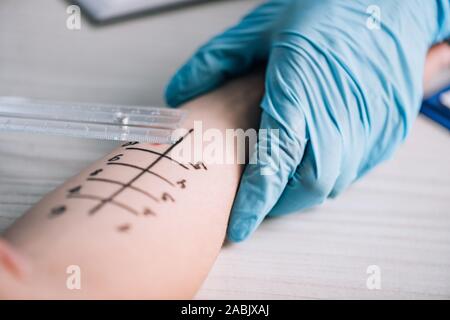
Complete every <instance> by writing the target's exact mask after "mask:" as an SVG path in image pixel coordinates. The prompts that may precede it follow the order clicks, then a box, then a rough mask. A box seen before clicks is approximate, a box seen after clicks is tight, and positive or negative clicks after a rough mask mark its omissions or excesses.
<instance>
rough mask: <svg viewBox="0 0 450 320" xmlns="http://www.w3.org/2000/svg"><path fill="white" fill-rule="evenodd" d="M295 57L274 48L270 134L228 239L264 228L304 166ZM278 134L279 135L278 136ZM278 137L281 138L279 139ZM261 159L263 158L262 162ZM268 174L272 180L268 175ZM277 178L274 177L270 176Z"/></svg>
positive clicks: (245, 183) (265, 121) (267, 113)
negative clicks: (271, 213)
mask: <svg viewBox="0 0 450 320" xmlns="http://www.w3.org/2000/svg"><path fill="white" fill-rule="evenodd" d="M295 58H296V57H295V55H293V54H292V52H290V51H289V50H287V49H285V48H274V49H273V51H272V53H271V57H270V61H269V66H268V68H267V74H266V95H265V96H264V99H263V102H262V105H261V106H262V109H263V113H262V118H261V126H260V131H261V129H266V130H267V132H266V133H268V134H267V137H268V139H267V140H268V143H267V145H266V146H263V145H262V144H261V141H259V145H258V151H261V150H263V151H264V148H265V147H266V148H267V147H269V148H270V151H272V152H271V154H270V156H269V157H266V158H267V159H266V158H265V157H264V155H267V154H268V153H267V152H261V153H260V157H258V162H257V163H256V164H249V165H247V167H246V169H245V171H244V175H243V177H242V179H241V185H240V187H239V191H238V194H237V196H236V199H235V202H234V204H233V210H232V213H231V218H230V223H229V227H228V238H229V239H230V240H231V241H235V242H238V241H242V240H244V239H245V238H247V237H248V236H249V235H250V234H251V233H252V232H253V231H254V230H255V229H256V228H257V227H258V225H259V224H260V223H261V222H262V220H263V219H264V217H265V216H266V215H267V213H268V212H269V211H270V210H271V209H272V207H273V206H274V205H275V203H276V202H277V201H278V198H279V197H280V195H281V194H282V193H283V190H284V188H285V187H286V184H287V183H288V181H289V179H290V178H291V177H292V175H293V174H294V172H295V169H296V168H297V166H298V165H299V163H300V162H301V159H302V157H303V152H304V148H305V145H306V122H305V117H304V113H303V111H302V108H301V104H300V101H299V99H298V96H297V94H296V93H297V92H298V91H297V90H293V88H296V87H297V85H300V82H299V79H298V77H299V74H298V73H297V72H295V70H294V69H293V68H292V64H293V63H294V62H293V61H292V59H295ZM273 129H277V130H276V131H274V130H273ZM277 134H278V136H277ZM261 155H262V156H261ZM267 168H269V169H270V170H272V172H270V170H269V174H263V172H264V171H265V170H266V171H267ZM270 173H272V174H270Z"/></svg>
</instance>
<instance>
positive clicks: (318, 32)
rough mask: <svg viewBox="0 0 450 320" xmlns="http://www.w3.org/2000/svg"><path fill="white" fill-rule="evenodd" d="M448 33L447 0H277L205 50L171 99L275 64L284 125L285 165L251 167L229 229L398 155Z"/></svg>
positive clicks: (173, 85) (265, 123) (269, 96)
mask: <svg viewBox="0 0 450 320" xmlns="http://www.w3.org/2000/svg"><path fill="white" fill-rule="evenodd" d="M373 5H375V6H377V8H379V10H380V13H381V17H380V18H381V19H380V22H381V23H380V25H379V26H380V28H379V29H377V28H376V26H377V19H376V18H377V13H378V12H377V8H375V11H372V10H373V9H374V7H373ZM371 6H372V7H371ZM368 11H369V12H374V14H375V15H374V16H372V18H370V14H369V13H368ZM448 35H450V2H449V0H359V1H357V0H352V1H349V0H335V1H327V0H321V1H317V0H292V1H290V0H273V1H268V2H267V3H265V4H263V5H262V6H260V7H258V8H257V9H256V10H254V11H253V12H251V13H250V14H249V15H248V16H246V17H244V19H243V20H242V21H241V22H240V23H239V24H238V25H236V26H235V27H233V28H231V29H229V30H227V31H226V32H225V33H223V34H221V35H219V36H217V37H215V38H213V39H212V40H211V41H210V42H208V43H207V44H206V45H204V46H203V47H201V48H200V49H199V50H198V52H197V53H196V54H195V55H194V56H193V57H192V58H191V59H190V60H189V61H188V62H187V63H186V64H185V65H184V66H183V67H182V68H181V69H180V70H179V71H178V73H177V74H176V75H175V76H174V77H173V79H172V80H171V82H170V84H169V86H168V88H167V92H166V99H167V102H168V104H169V105H171V106H177V105H179V104H181V103H183V102H185V101H186V100H188V99H191V98H193V97H195V96H197V95H199V94H202V93H204V92H206V91H208V90H211V89H213V88H215V87H217V86H219V85H220V84H222V83H223V82H224V81H226V80H227V79H229V78H231V77H234V76H237V75H240V74H243V73H245V72H247V71H248V70H249V69H250V68H251V67H252V66H254V65H255V64H256V63H258V62H261V61H268V66H267V71H266V94H265V97H264V99H263V101H262V103H261V107H262V109H263V113H262V118H261V128H277V129H279V130H280V141H279V142H280V143H281V146H280V147H281V155H280V157H281V163H280V167H279V168H278V169H279V171H278V173H277V174H276V175H267V176H264V175H261V168H262V167H264V166H273V165H274V163H276V161H275V162H270V161H266V162H263V161H262V162H259V163H258V164H254V165H252V164H250V165H247V167H246V170H245V172H244V175H243V177H242V180H241V184H240V187H239V192H238V194H237V197H236V199H235V202H234V205H233V211H232V215H231V218H230V223H229V227H228V238H229V239H230V240H232V241H241V240H243V239H245V238H247V237H248V236H249V235H250V234H251V233H252V232H253V231H254V230H255V229H256V228H257V226H258V225H259V224H260V223H261V221H262V220H263V219H264V217H266V216H268V215H269V216H277V215H282V214H286V213H290V212H294V211H298V210H301V209H305V208H308V207H311V206H314V205H317V204H319V203H321V202H323V201H324V199H326V198H327V197H329V196H331V197H333V196H335V195H337V194H339V193H340V192H341V191H343V190H344V189H345V188H346V187H348V186H349V185H350V184H351V183H352V182H353V181H355V180H356V179H358V178H359V177H361V176H362V175H364V174H365V173H366V172H367V171H369V170H370V169H371V168H373V167H374V166H375V165H376V164H378V163H380V162H381V161H382V160H384V159H386V158H387V157H389V156H390V155H391V154H392V153H393V151H394V150H395V149H396V148H397V147H398V145H399V144H400V143H401V142H402V141H403V140H404V139H405V137H406V135H407V134H408V132H409V130H410V128H411V125H412V123H413V120H414V119H415V118H416V116H417V114H418V111H419V107H420V102H421V99H422V77H423V69H424V64H425V58H426V53H427V51H428V49H429V47H430V46H431V45H432V44H433V43H435V42H438V41H441V40H443V39H444V38H445V37H447V36H448ZM275 169H277V168H275Z"/></svg>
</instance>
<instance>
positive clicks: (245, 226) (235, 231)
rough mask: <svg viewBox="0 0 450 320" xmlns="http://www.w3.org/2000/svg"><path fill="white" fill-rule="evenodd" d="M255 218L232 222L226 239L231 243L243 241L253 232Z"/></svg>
mask: <svg viewBox="0 0 450 320" xmlns="http://www.w3.org/2000/svg"><path fill="white" fill-rule="evenodd" d="M256 220H257V219H256V217H251V218H243V219H238V220H237V221H235V222H233V224H232V226H231V230H230V232H229V233H228V238H229V239H230V240H231V241H233V242H241V241H243V240H245V239H246V238H247V237H248V236H249V235H250V233H251V232H252V231H253V229H254V227H255V224H256Z"/></svg>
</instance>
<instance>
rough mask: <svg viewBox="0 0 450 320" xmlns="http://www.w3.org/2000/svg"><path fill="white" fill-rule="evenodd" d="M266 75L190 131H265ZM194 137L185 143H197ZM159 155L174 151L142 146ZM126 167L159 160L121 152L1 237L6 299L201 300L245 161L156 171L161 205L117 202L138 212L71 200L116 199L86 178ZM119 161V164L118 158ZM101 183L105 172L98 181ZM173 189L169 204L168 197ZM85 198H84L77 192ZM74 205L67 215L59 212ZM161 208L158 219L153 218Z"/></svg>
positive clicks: (433, 55)
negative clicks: (260, 127) (74, 275)
mask: <svg viewBox="0 0 450 320" xmlns="http://www.w3.org/2000/svg"><path fill="white" fill-rule="evenodd" d="M449 57H450V47H449V46H448V45H444V44H443V45H438V46H435V47H433V48H432V49H431V50H430V53H429V55H428V59H427V62H426V66H425V72H424V83H427V82H428V81H429V80H430V79H431V78H432V77H433V76H434V75H435V74H436V73H437V72H440V71H441V70H442V69H444V68H448V67H449V66H450V63H449ZM262 88H263V80H262V76H261V75H253V76H248V77H246V78H242V79H239V80H235V81H233V82H232V83H229V84H227V85H226V86H224V87H222V88H220V89H219V90H217V91H215V92H212V93H210V94H207V95H205V96H203V97H200V98H198V99H196V100H193V101H192V102H190V103H188V104H187V105H185V106H184V107H183V108H184V109H186V110H188V111H189V118H188V119H187V120H186V122H185V124H184V127H185V128H192V127H193V122H194V121H195V120H201V121H202V124H203V129H204V130H205V129H207V128H216V129H219V130H220V131H221V132H224V131H225V130H226V129H235V128H242V129H244V130H245V129H248V128H256V126H257V124H258V123H259V108H258V105H259V101H260V98H261V96H262ZM192 143H193V140H192V139H191V140H189V139H185V140H183V141H182V142H181V143H180V144H179V145H178V146H179V147H180V146H186V145H189V144H192ZM132 147H139V148H145V149H149V150H154V151H156V152H160V153H162V152H164V151H165V150H166V149H167V148H168V146H155V145H148V144H139V145H133V146H132ZM118 154H122V155H123V156H121V157H120V159H119V161H121V162H126V163H133V164H135V165H139V166H141V167H146V166H148V165H149V164H150V163H152V161H154V160H155V159H156V158H157V156H156V155H153V154H149V153H145V152H138V151H131V150H127V149H125V148H124V147H120V148H118V149H117V150H115V151H114V152H112V153H111V154H109V155H107V156H106V157H104V158H102V159H100V160H99V161H97V162H96V163H94V164H93V165H92V166H90V167H89V168H87V169H86V170H84V171H83V172H81V173H80V174H79V175H77V176H76V177H74V178H72V179H70V180H69V181H67V182H66V183H65V184H64V185H62V186H61V187H59V188H58V189H56V190H55V191H53V192H52V193H50V194H48V195H47V196H46V197H45V198H43V199H42V200H41V201H40V202H39V203H38V204H37V205H36V206H34V207H33V208H32V209H31V210H30V211H29V212H28V213H27V214H25V215H24V217H22V218H21V219H19V220H18V221H17V222H16V223H15V224H14V225H13V226H12V227H11V228H10V229H9V230H7V232H6V233H5V234H4V239H2V240H0V298H13V299H14V298H26V299H33V298H39V299H42V298H44V299H49V298H58V299H76V298H88V299H92V298H107V299H109V298H125V299H134V298H136V299H152V298H155V299H178V298H192V297H193V296H194V294H195V293H196V292H197V290H198V289H199V287H200V285H201V284H202V282H203V280H204V279H205V277H206V275H207V273H208V272H209V270H210V268H211V267H212V265H213V263H214V261H215V258H216V257H217V254H218V252H219V250H220V247H221V246H222V243H223V240H224V237H225V231H226V226H227V221H228V217H229V213H230V210H231V206H232V202H233V199H234V195H235V193H236V190H237V187H238V184H239V179H240V176H241V173H242V170H243V167H242V165H239V164H236V163H235V164H213V163H207V164H206V166H207V170H205V169H204V168H202V167H201V168H200V169H199V170H195V169H193V168H192V167H191V169H190V170H186V169H183V168H182V167H181V166H179V165H177V164H176V163H174V162H172V161H168V160H167V159H166V160H164V161H159V162H158V163H157V164H156V165H154V167H152V170H153V171H155V172H157V173H158V174H160V175H162V176H164V177H166V178H167V179H170V180H171V181H174V182H176V181H180V180H182V179H184V180H186V182H185V188H181V186H179V185H178V184H176V186H175V187H174V186H170V185H168V184H167V182H165V181H163V180H161V179H159V178H156V177H155V176H152V175H143V178H142V179H139V180H137V181H135V183H133V186H136V187H139V188H141V189H142V190H144V191H146V192H150V193H152V194H154V195H157V197H159V202H158V203H156V202H155V201H153V200H151V199H149V198H148V197H146V196H144V195H142V193H139V192H133V191H130V190H129V189H127V190H125V191H123V192H121V193H120V194H119V195H118V196H117V198H115V200H117V201H119V202H121V203H125V204H127V205H129V206H131V207H132V208H133V209H135V210H137V212H138V215H134V214H132V213H130V212H128V211H127V210H124V209H123V208H120V207H117V206H115V205H112V204H106V205H105V206H103V207H102V208H101V209H99V210H98V211H96V212H95V213H94V214H92V215H89V211H90V210H91V209H92V208H93V207H95V205H96V204H98V201H95V200H89V199H67V194H68V191H69V190H74V188H75V189H76V187H78V186H80V185H81V186H82V188H81V189H80V190H79V191H78V193H80V194H90V195H97V196H100V197H108V195H111V194H112V193H114V192H116V191H117V190H118V189H120V188H121V186H119V185H112V184H105V183H100V182H98V181H97V182H94V181H89V182H86V179H87V178H89V177H90V174H91V173H92V172H94V171H96V170H97V169H99V168H102V169H103V170H104V171H102V172H101V173H99V174H98V177H106V178H113V179H115V180H120V181H129V180H130V179H131V178H132V177H133V176H135V175H136V174H137V173H138V172H137V171H136V169H132V168H125V167H121V166H116V165H106V163H107V162H108V160H110V159H112V158H114V157H115V156H117V155H118ZM113 162H114V161H113ZM96 177H97V176H96ZM164 192H169V194H170V197H171V198H173V199H174V200H175V202H172V201H171V200H170V198H169V199H166V201H163V200H162V198H161V195H162V194H163V193H164ZM75 193H76V192H75ZM61 204H65V206H66V211H65V212H64V213H62V214H59V215H56V216H55V215H51V214H50V213H51V212H52V209H54V208H57V207H58V206H61ZM146 207H151V210H152V211H153V212H154V214H148V215H144V212H145V211H144V209H145V208H146ZM70 265H77V266H79V267H80V268H81V276H82V288H81V290H68V289H67V287H66V281H67V278H68V276H69V275H68V274H67V273H66V270H67V267H68V266H70Z"/></svg>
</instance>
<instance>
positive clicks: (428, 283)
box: [0, 0, 450, 299]
mask: <svg viewBox="0 0 450 320" xmlns="http://www.w3.org/2000/svg"><path fill="white" fill-rule="evenodd" d="M259 2H261V1H257V0H255V1H251V0H246V1H223V2H219V3H215V4H210V5H200V6H195V7H191V8H188V9H186V10H181V11H174V12H170V13H165V14H161V15H155V16H148V17H146V18H141V19H137V20H130V21H127V22H124V23H120V24H114V25H110V26H106V27H101V28H96V27H93V26H91V25H89V24H88V23H87V22H86V21H83V23H82V29H81V30H80V31H69V30H67V28H66V24H65V22H66V18H67V14H66V12H65V9H66V7H67V3H66V2H64V1H59V0H42V1H31V0H28V1H27V0H3V1H2V3H1V4H0V48H1V50H0V95H8V96H11V95H15V96H28V97H36V98H45V99H56V100H69V101H90V102H93V101H97V102H112V103H124V104H144V105H162V104H163V100H162V92H163V89H164V85H165V83H166V81H167V80H168V79H169V77H170V75H171V74H172V73H173V72H174V71H175V70H176V68H177V67H178V66H179V65H180V64H181V63H182V62H183V61H184V60H185V59H187V57H188V56H189V55H190V54H191V53H192V52H193V51H194V50H195V48H196V47H197V46H198V45H199V44H201V43H202V42H203V41H205V40H206V39H207V38H208V37H210V36H211V35H212V34H214V33H216V32H219V31H220V30H223V29H224V28H225V27H226V26H228V25H231V24H232V23H233V22H235V21H237V20H238V19H239V17H240V16H241V15H242V14H243V13H244V12H246V11H247V10H249V9H250V8H251V7H253V6H255V5H256V4H257V3H259ZM0 146H1V147H0V231H1V230H4V229H5V228H6V227H7V226H8V225H10V224H11V223H12V222H13V221H14V219H16V218H17V217H18V216H20V215H21V214H22V213H23V212H24V211H25V210H26V209H27V208H29V207H30V206H32V205H33V204H34V203H35V202H36V201H38V200H39V199H40V198H41V197H42V196H43V195H44V194H45V193H47V192H48V191H50V190H51V189H52V188H54V187H56V186H57V185H58V184H60V183H61V182H62V181H64V179H66V178H68V177H69V176H71V175H73V174H75V173H77V172H78V171H79V170H80V169H81V168H82V167H84V166H86V165H87V164H88V163H90V162H91V161H93V160H94V159H96V158H98V157H100V156H102V155H103V154H104V153H106V152H108V151H109V150H111V149H112V148H114V147H115V146H116V144H115V143H112V142H104V141H101V142H99V141H94V140H80V139H68V138H61V137H49V136H38V135H35V136H32V135H27V134H18V133H4V132H0ZM449 163H450V135H449V132H448V131H446V130H444V129H442V128H440V127H439V126H437V125H435V124H434V123H432V122H430V121H429V120H427V119H425V118H423V117H419V119H418V121H417V122H416V123H415V125H414V128H413V131H412V134H411V136H410V137H409V139H408V140H407V142H406V144H404V145H403V146H402V147H401V148H400V150H399V151H398V152H397V153H396V155H395V157H394V158H393V159H392V160H390V161H388V162H386V163H384V164H383V165H381V166H379V167H378V168H377V169H376V170H375V171H373V172H372V173H371V174H369V175H368V176H367V177H366V178H365V179H363V180H361V181H360V182H358V183H356V184H355V185H354V186H353V187H352V188H350V190H348V191H347V192H345V193H344V194H343V195H342V196H341V197H339V198H338V199H336V200H330V201H327V202H326V203H325V204H324V205H322V206H321V207H319V208H317V209H314V210H310V211H307V212H303V213H299V214H294V215H291V216H288V217H283V218H278V219H271V220H268V221H266V222H264V223H263V224H262V226H261V228H260V229H259V230H258V231H257V232H256V234H255V235H254V237H253V238H252V239H250V240H249V241H247V242H245V243H243V244H239V245H226V246H225V247H224V248H223V250H222V252H221V254H220V256H219V259H218V261H217V263H216V264H215V266H214V268H213V270H212V272H211V274H210V276H209V278H208V279H207V281H206V283H205V284H204V286H203V289H202V290H201V291H200V292H199V294H198V298H205V299H215V298H221V299H228V298H255V299H259V298H269V299H272V298H273V299H278V298H288V299H290V298H293V299H299V298H300V299H302V298H306V299H317V298H446V299H448V298H450V165H449ZM372 265H376V266H378V268H379V270H380V279H381V289H380V290H369V289H368V288H367V285H366V281H367V278H368V277H369V274H367V268H368V267H369V266H372Z"/></svg>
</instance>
